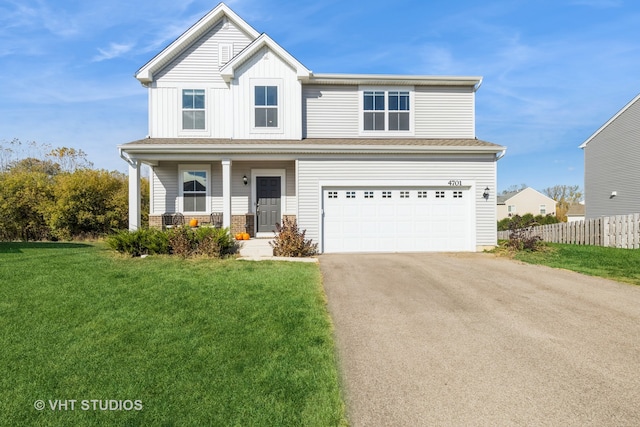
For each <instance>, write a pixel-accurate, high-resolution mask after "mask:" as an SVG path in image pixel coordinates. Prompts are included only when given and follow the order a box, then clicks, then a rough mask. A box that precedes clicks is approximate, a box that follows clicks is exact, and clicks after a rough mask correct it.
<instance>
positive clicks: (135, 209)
mask: <svg viewBox="0 0 640 427" xmlns="http://www.w3.org/2000/svg"><path fill="white" fill-rule="evenodd" d="M127 163H129V230H130V231H135V230H137V229H139V228H140V223H141V220H140V162H139V161H137V160H134V159H131V161H128V162H127Z"/></svg>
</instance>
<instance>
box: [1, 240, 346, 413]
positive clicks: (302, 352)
mask: <svg viewBox="0 0 640 427" xmlns="http://www.w3.org/2000/svg"><path fill="white" fill-rule="evenodd" d="M0 348H1V349H2V350H1V351H0V365H1V366H2V367H3V375H2V376H1V377H0V425H30V426H38V425H42V426H49V425H50V426H65V425H68V426H76V425H110V426H111V425H115V426H138V425H140V426H174V425H175V426H182V425H185V426H186V425H193V426H205V425H211V426H214V425H216V426H226V425H231V426H236V425H237V426H276V425H277V426H287V425H291V426H303V425H309V426H331V425H343V424H346V421H345V413H344V403H343V400H342V398H341V392H340V389H339V380H338V373H337V367H336V360H335V353H334V344H333V338H332V331H331V324H330V320H329V318H328V314H327V311H326V306H325V300H324V294H323V291H322V287H321V276H320V273H319V269H318V267H317V265H315V264H307V263H283V262H260V263H252V262H243V261H237V260H233V259H231V260H224V261H218V260H208V259H207V260H205V259H200V260H186V261H185V260H182V259H173V258H169V257H149V258H146V259H140V258H135V259H134V258H124V257H121V256H117V255H114V254H112V253H111V252H110V251H108V250H107V249H106V247H105V246H104V245H102V244H90V245H84V244H62V243H39V244H34V243H31V244H27V243H9V244H7V243H5V244H1V243H0ZM39 399H41V400H43V401H44V402H45V404H46V408H45V409H44V410H42V411H38V410H36V409H35V408H34V402H35V401H36V400H39ZM55 399H60V400H71V399H75V400H77V402H76V403H75V410H73V411H72V410H71V408H70V405H71V403H70V402H69V403H68V404H67V407H68V410H66V411H64V410H63V411H60V410H55V411H54V410H51V409H50V407H49V405H50V403H49V400H52V401H54V400H55ZM92 399H96V400H103V401H104V400H122V401H126V400H131V401H135V400H140V401H141V405H142V410H129V411H127V410H113V411H112V410H100V409H97V410H93V408H92V405H93V403H92V402H88V403H87V404H86V405H88V406H89V408H90V409H89V410H85V409H84V408H83V406H82V400H88V401H90V400H92ZM103 404H104V403H103ZM86 405H85V408H86ZM125 405H130V404H128V403H125ZM98 408H99V406H98Z"/></svg>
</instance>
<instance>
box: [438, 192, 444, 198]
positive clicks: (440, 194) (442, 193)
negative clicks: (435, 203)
mask: <svg viewBox="0 0 640 427" xmlns="http://www.w3.org/2000/svg"><path fill="white" fill-rule="evenodd" d="M436 199H444V191H436Z"/></svg>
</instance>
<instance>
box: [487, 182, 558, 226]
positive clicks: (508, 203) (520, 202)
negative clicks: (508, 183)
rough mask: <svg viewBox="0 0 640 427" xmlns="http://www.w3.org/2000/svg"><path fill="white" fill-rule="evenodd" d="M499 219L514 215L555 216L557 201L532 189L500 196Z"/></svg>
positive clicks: (498, 204)
mask: <svg viewBox="0 0 640 427" xmlns="http://www.w3.org/2000/svg"><path fill="white" fill-rule="evenodd" d="M496 211H497V219H498V221H500V220H501V219H505V218H509V217H511V216H514V215H520V216H522V215H524V214H532V215H533V216H538V215H555V213H556V201H555V200H553V199H552V198H551V197H547V196H545V195H544V194H542V193H540V192H539V191H536V190H534V189H533V188H531V187H527V188H525V189H523V190H520V191H515V192H511V193H507V194H501V195H499V196H498V203H497V209H496Z"/></svg>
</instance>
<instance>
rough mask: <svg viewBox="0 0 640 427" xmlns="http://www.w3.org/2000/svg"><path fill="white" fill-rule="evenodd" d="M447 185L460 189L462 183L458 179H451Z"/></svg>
mask: <svg viewBox="0 0 640 427" xmlns="http://www.w3.org/2000/svg"><path fill="white" fill-rule="evenodd" d="M449 185H450V186H452V187H462V181H460V180H459V179H452V180H451V181H449Z"/></svg>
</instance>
